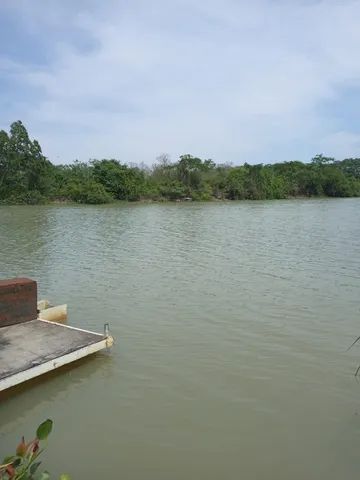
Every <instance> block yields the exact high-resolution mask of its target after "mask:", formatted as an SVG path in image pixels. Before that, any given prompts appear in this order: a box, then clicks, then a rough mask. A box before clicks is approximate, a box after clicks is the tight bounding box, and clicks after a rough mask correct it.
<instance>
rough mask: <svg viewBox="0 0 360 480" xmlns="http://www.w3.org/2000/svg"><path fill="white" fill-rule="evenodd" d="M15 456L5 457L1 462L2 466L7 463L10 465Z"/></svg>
mask: <svg viewBox="0 0 360 480" xmlns="http://www.w3.org/2000/svg"><path fill="white" fill-rule="evenodd" d="M15 458H16V457H15V455H9V456H8V457H5V458H4V460H3V462H2V463H4V464H7V463H12V462H13V461H14V460H15Z"/></svg>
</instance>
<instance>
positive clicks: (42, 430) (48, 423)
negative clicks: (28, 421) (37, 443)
mask: <svg viewBox="0 0 360 480" xmlns="http://www.w3.org/2000/svg"><path fill="white" fill-rule="evenodd" d="M52 426H53V422H52V420H50V419H49V418H48V419H47V420H45V422H43V423H42V424H41V425H39V427H38V429H37V430H36V436H37V438H38V439H39V440H45V439H46V438H47V437H48V436H49V435H50V433H51V430H52Z"/></svg>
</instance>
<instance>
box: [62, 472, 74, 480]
mask: <svg viewBox="0 0 360 480" xmlns="http://www.w3.org/2000/svg"><path fill="white" fill-rule="evenodd" d="M59 480H71V478H70V477H69V475H68V474H67V473H63V474H62V475H60V477H59Z"/></svg>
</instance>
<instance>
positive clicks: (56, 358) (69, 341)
mask: <svg viewBox="0 0 360 480" xmlns="http://www.w3.org/2000/svg"><path fill="white" fill-rule="evenodd" d="M112 343H113V339H112V337H110V336H107V337H106V336H104V335H101V334H98V333H93V332H89V331H86V330H81V329H78V328H74V327H69V326H67V325H61V324H58V323H53V322H49V321H47V320H39V319H36V320H31V321H27V322H23V323H20V324H19V323H18V324H15V325H8V326H4V327H1V328H0V391H2V390H5V389H7V388H10V387H12V386H14V385H17V384H19V383H22V382H24V381H26V380H29V379H31V378H34V377H37V376H39V375H42V374H43V373H46V372H48V371H50V370H54V369H55V368H58V367H61V366H62V365H65V364H67V363H70V362H74V361H76V360H78V359H80V358H82V357H85V356H87V355H90V354H91V353H94V352H97V351H99V350H102V349H104V348H107V347H110V346H111V345H112Z"/></svg>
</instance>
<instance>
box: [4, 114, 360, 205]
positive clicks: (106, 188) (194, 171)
mask: <svg viewBox="0 0 360 480" xmlns="http://www.w3.org/2000/svg"><path fill="white" fill-rule="evenodd" d="M299 196H307V197H311V196H329V197H351V196H360V158H347V159H345V160H342V161H337V160H335V159H334V158H331V157H325V156H323V155H316V156H315V157H314V158H313V159H312V160H311V162H310V163H302V162H299V161H290V162H284V163H275V164H271V165H270V164H265V165H264V164H258V165H249V164H247V163H245V164H244V165H241V166H231V165H230V164H215V163H214V162H213V161H212V160H211V159H205V160H202V159H201V158H198V157H194V156H192V155H189V154H187V155H181V156H180V158H179V160H178V161H177V162H171V161H170V158H169V157H168V156H167V155H161V156H160V157H159V158H158V159H157V162H156V163H155V164H154V165H153V167H152V168H149V167H146V166H142V167H139V166H130V165H127V164H124V163H120V162H119V161H118V160H115V159H102V160H96V159H93V160H90V161H89V162H86V163H84V162H79V161H75V162H73V163H72V164H70V165H53V164H52V163H51V162H50V161H49V160H48V159H47V158H46V157H44V155H43V154H42V151H41V147H40V144H39V143H38V142H37V141H36V140H31V139H30V137H29V135H28V132H27V130H26V128H25V127H24V125H23V124H22V122H21V121H17V122H14V123H13V124H12V125H11V126H10V132H9V133H7V132H5V131H4V130H1V131H0V203H6V204H9V203H29V204H32V203H41V202H46V201H56V200H57V201H73V202H78V203H89V204H99V203H108V202H111V201H114V200H129V201H135V200H142V199H144V200H146V199H149V200H157V201H161V200H183V199H192V200H211V199H229V200H245V199H249V200H262V199H280V198H289V197H299Z"/></svg>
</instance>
